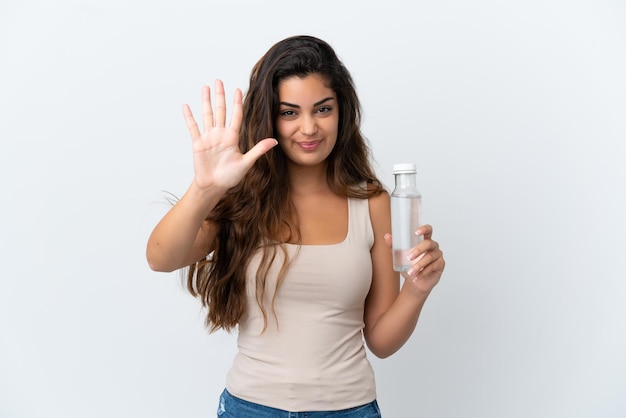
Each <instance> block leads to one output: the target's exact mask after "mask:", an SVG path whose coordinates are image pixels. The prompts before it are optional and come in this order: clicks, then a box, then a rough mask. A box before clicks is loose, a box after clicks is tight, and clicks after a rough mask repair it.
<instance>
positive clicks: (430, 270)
mask: <svg viewBox="0 0 626 418" xmlns="http://www.w3.org/2000/svg"><path fill="white" fill-rule="evenodd" d="M445 265H446V263H445V261H444V260H443V258H441V257H440V258H438V259H437V260H435V261H434V262H432V263H430V264H428V265H427V266H424V267H423V268H422V270H416V273H415V274H414V275H413V276H412V278H413V282H415V281H417V280H420V279H422V278H427V277H429V276H432V275H434V274H438V275H439V276H441V274H442V273H443V269H444V267H445Z"/></svg>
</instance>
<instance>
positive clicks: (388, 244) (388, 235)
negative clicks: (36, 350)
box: [383, 232, 391, 248]
mask: <svg viewBox="0 0 626 418" xmlns="http://www.w3.org/2000/svg"><path fill="white" fill-rule="evenodd" d="M383 238H384V239H385V244H387V247H389V248H391V234H390V233H389V232H387V233H386V234H385V236H384V237H383Z"/></svg>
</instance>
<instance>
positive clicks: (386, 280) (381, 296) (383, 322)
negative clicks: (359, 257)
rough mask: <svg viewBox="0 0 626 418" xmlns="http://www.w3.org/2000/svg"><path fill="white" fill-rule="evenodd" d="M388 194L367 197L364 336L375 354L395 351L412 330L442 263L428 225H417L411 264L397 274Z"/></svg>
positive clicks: (439, 275)
mask: <svg viewBox="0 0 626 418" xmlns="http://www.w3.org/2000/svg"><path fill="white" fill-rule="evenodd" d="M389 204H390V201H389V195H388V194H387V193H383V194H381V195H378V196H376V197H373V198H371V199H370V218H371V221H372V227H373V229H374V245H373V247H372V250H371V253H372V266H373V275H372V286H371V288H370V292H369V294H368V296H367V299H366V301H365V317H364V320H365V330H364V334H365V340H366V342H367V345H368V347H369V349H370V350H371V351H372V353H374V354H375V355H376V356H378V357H381V358H384V357H388V356H390V355H392V354H393V353H395V352H396V351H398V350H399V349H400V348H401V347H402V346H403V345H404V343H405V342H406V341H407V340H408V339H409V337H410V336H411V334H412V333H413V331H414V329H415V326H416V324H417V320H418V319H419V315H420V312H421V310H422V307H423V306H424V303H425V302H426V299H427V298H428V295H429V294H430V292H431V291H432V289H433V288H434V287H435V285H436V284H437V283H438V282H439V279H440V278H441V274H442V272H443V269H444V267H445V260H444V259H443V254H442V252H441V250H440V249H439V244H437V242H435V241H433V240H432V227H430V225H423V226H421V227H420V228H419V229H418V232H419V233H420V235H423V236H424V240H423V241H422V242H421V243H420V244H419V245H418V246H417V247H415V248H414V249H413V250H412V252H411V257H412V259H413V260H418V261H416V262H415V264H414V266H413V268H412V269H411V270H410V271H409V272H407V273H404V274H403V276H404V283H403V284H402V286H400V274H399V273H397V272H395V271H394V270H393V265H392V256H391V249H390V244H391V236H390V235H389V231H391V210H390V205H389Z"/></svg>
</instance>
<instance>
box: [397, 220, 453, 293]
mask: <svg viewBox="0 0 626 418" xmlns="http://www.w3.org/2000/svg"><path fill="white" fill-rule="evenodd" d="M415 233H416V234H417V235H421V236H423V237H424V240H423V241H422V242H421V243H419V244H418V245H417V246H415V247H413V248H412V249H411V251H410V252H409V256H408V257H409V260H411V262H412V263H413V266H412V267H411V268H410V269H409V271H407V272H405V273H402V276H403V277H404V278H405V280H408V281H410V282H411V285H412V287H413V288H415V289H417V290H420V291H422V292H426V293H430V291H431V290H433V288H434V287H435V286H436V285H437V283H439V279H440V278H441V274H442V273H443V270H444V268H445V266H446V261H445V260H444V258H443V252H442V251H441V249H440V248H439V244H438V243H437V241H433V239H432V235H433V228H432V226H430V225H422V226H420V227H419V228H418V229H417V231H415ZM386 240H387V244H388V245H389V246H391V235H387V236H386Z"/></svg>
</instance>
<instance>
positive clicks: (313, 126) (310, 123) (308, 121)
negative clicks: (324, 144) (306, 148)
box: [300, 115, 317, 136]
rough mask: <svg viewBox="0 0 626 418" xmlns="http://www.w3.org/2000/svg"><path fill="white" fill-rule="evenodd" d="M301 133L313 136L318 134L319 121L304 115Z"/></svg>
mask: <svg viewBox="0 0 626 418" xmlns="http://www.w3.org/2000/svg"><path fill="white" fill-rule="evenodd" d="M300 121H301V122H300V132H302V134H304V135H307V136H311V135H315V134H316V133H317V120H315V117H314V116H312V115H304V116H303V117H302V118H301V119H300Z"/></svg>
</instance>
